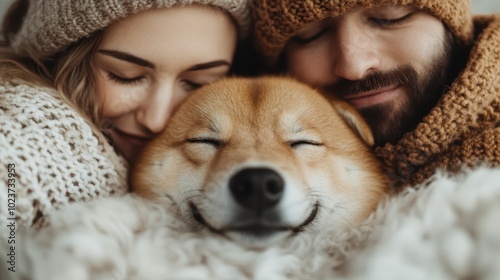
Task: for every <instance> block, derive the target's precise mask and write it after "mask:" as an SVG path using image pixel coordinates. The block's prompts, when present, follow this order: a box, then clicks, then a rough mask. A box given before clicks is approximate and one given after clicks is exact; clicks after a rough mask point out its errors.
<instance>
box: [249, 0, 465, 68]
mask: <svg viewBox="0 0 500 280" xmlns="http://www.w3.org/2000/svg"><path fill="white" fill-rule="evenodd" d="M382 5H389V6H392V5H402V6H407V5H413V6H415V7H417V8H420V9H423V10H425V11H427V12H429V13H430V14H432V15H434V16H436V17H438V18H439V19H441V20H442V21H443V22H444V24H445V25H446V26H448V28H449V29H450V30H451V32H452V33H453V34H454V35H455V37H456V38H457V39H458V41H460V42H461V43H462V44H465V45H468V44H469V43H470V41H471V40H472V16H471V8H470V3H469V0H356V1H353V0H300V1H296V0H254V1H252V10H253V17H254V22H255V26H254V30H253V35H254V37H255V46H256V49H257V50H258V51H259V52H260V53H262V54H263V55H264V56H265V57H266V58H267V59H270V60H274V59H276V58H277V56H278V55H279V53H280V52H281V50H282V49H283V47H284V45H285V44H286V42H287V41H288V40H289V39H290V37H292V36H293V35H295V33H296V32H297V31H298V30H299V29H300V28H302V27H303V26H304V25H305V24H306V23H309V22H312V21H319V20H322V19H324V18H327V17H335V16H338V15H340V14H343V13H344V12H346V11H347V10H349V9H351V8H355V7H363V8H370V7H375V6H382Z"/></svg>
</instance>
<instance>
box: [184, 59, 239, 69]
mask: <svg viewBox="0 0 500 280" xmlns="http://www.w3.org/2000/svg"><path fill="white" fill-rule="evenodd" d="M223 65H225V66H231V64H230V63H229V62H227V61H225V60H215V61H211V62H207V63H200V64H196V65H193V66H191V67H189V68H188V69H187V70H186V71H197V70H205V69H208V68H214V67H219V66H223Z"/></svg>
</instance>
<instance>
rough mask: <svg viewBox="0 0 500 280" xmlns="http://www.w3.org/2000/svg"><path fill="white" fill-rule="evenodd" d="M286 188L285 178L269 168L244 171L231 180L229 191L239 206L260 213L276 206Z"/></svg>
mask: <svg viewBox="0 0 500 280" xmlns="http://www.w3.org/2000/svg"><path fill="white" fill-rule="evenodd" d="M284 188H285V183H284V181H283V178H282V177H281V176H280V175H279V174H278V173H276V172H275V171H273V170H272V169H269V168H247V169H243V170H241V171H239V172H238V173H236V174H235V175H233V176H232V177H231V179H230V180H229V189H230V190H231V193H232V195H233V197H234V199H235V200H236V201H237V202H238V204H240V205H241V206H243V207H244V208H247V209H251V210H254V211H256V212H258V213H260V212H261V211H262V210H266V209H268V208H271V207H273V206H274V205H276V204H277V203H278V202H279V201H280V199H281V197H282V195H283V190H284Z"/></svg>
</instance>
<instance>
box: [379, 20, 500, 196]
mask: <svg viewBox="0 0 500 280" xmlns="http://www.w3.org/2000/svg"><path fill="white" fill-rule="evenodd" d="M474 24H475V38H474V40H475V43H474V46H473V48H472V51H471V53H470V57H469V60H468V62H467V66H466V68H465V69H464V70H463V71H462V72H461V73H460V75H459V76H458V77H457V79H455V81H454V82H453V84H452V85H451V88H450V89H449V91H448V92H447V93H445V94H444V96H443V97H442V98H441V100H440V101H439V103H438V104H437V106H436V107H435V108H433V109H432V111H431V112H430V113H429V114H428V115H427V116H426V117H425V118H424V119H423V121H422V122H421V123H420V124H419V125H418V126H417V128H416V129H415V130H413V131H412V132H409V133H407V134H406V135H405V136H404V137H403V138H402V139H401V140H400V141H399V142H398V143H397V144H396V145H389V144H388V145H386V146H385V147H380V148H378V149H376V154H377V156H378V157H380V159H381V160H382V161H383V162H384V164H385V165H386V166H387V171H388V174H389V176H390V177H391V179H393V182H394V184H395V186H402V185H414V184H418V183H422V182H424V181H425V180H426V179H427V178H428V177H430V176H431V175H432V174H433V173H434V172H435V171H436V170H437V169H440V170H445V171H450V172H457V171H459V170H460V168H461V167H462V166H474V165H478V164H479V165H485V166H495V165H500V15H490V16H480V17H479V16H478V17H476V18H475V19H474Z"/></svg>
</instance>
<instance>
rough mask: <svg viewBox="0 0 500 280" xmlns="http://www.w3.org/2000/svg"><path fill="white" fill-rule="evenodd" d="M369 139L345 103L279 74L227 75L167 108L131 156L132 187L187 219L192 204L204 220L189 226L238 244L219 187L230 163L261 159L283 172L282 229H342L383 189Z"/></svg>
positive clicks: (229, 205)
mask: <svg viewBox="0 0 500 280" xmlns="http://www.w3.org/2000/svg"><path fill="white" fill-rule="evenodd" d="M193 139H194V140H193ZM301 141H302V142H301ZM304 141H306V142H304ZM307 141H310V142H313V143H315V144H314V145H311V143H309V142H307ZM372 144H373V137H372V134H371V132H370V129H369V127H368V126H367V125H366V124H365V122H364V121H363V120H362V118H361V116H360V115H359V114H358V113H357V112H356V111H355V110H354V109H353V108H352V107H351V106H350V105H348V104H347V103H345V102H342V101H339V100H333V101H327V100H326V99H325V98H324V97H322V96H321V95H320V94H318V92H317V91H315V90H313V89H311V88H310V87H308V86H306V85H303V84H301V83H298V82H296V81H294V80H292V79H288V78H279V77H262V78H253V79H246V78H227V79H223V80H220V81H218V82H215V83H213V84H210V85H208V86H205V87H203V88H202V89H201V90H199V91H198V92H196V93H194V94H193V95H191V96H190V97H189V98H188V99H187V100H186V101H185V103H183V105H182V106H181V107H180V108H178V110H176V112H175V113H174V115H173V116H172V118H171V120H170V121H169V123H168V125H167V128H166V129H165V130H164V131H163V133H162V134H161V135H159V137H157V138H156V139H154V140H153V141H152V142H151V144H149V145H148V146H147V147H146V149H145V150H144V152H143V154H142V156H141V157H140V159H139V161H138V162H137V165H136V166H135V168H134V172H133V174H132V187H133V190H134V191H135V192H136V193H138V194H139V195H141V196H144V197H148V198H152V199H154V198H156V197H161V196H168V197H169V198H171V199H172V200H173V201H174V202H175V203H176V204H177V205H178V206H179V209H180V211H181V213H182V215H183V217H184V218H185V219H186V220H187V221H190V222H193V225H197V223H196V222H195V219H193V212H192V207H191V206H192V205H195V206H196V211H197V212H198V211H199V213H195V214H200V215H201V216H202V217H203V219H204V221H203V222H204V224H203V225H202V226H200V225H198V226H200V227H202V228H203V226H206V227H207V228H209V229H211V230H213V231H216V232H217V233H220V234H223V235H225V236H227V237H229V238H232V239H235V240H237V241H241V240H245V238H244V237H242V234H240V233H233V232H231V231H230V230H226V228H229V226H228V224H231V223H234V218H235V217H233V216H231V215H232V213H233V212H234V211H236V210H235V209H236V208H238V207H237V206H235V204H234V203H233V202H231V201H230V200H231V198H230V195H228V194H227V191H226V190H225V189H227V184H228V180H229V178H230V177H231V175H232V174H234V173H235V172H237V171H238V170H241V169H242V168H246V167H249V166H250V167H260V166H264V167H267V168H272V169H273V170H276V172H278V173H279V174H280V175H282V176H283V178H284V181H285V185H286V188H287V190H286V191H287V193H286V196H285V197H284V198H283V201H282V202H280V204H279V205H278V208H279V212H280V213H281V214H282V215H283V219H282V223H283V224H284V226H286V227H287V228H289V229H290V231H293V232H294V233H297V232H299V231H303V230H317V229H319V228H321V226H322V225H324V224H330V225H331V224H332V223H337V224H338V225H339V228H345V227H349V226H353V225H357V224H359V223H360V222H361V221H363V220H364V219H365V218H367V216H368V215H369V214H370V213H371V212H372V211H373V209H374V208H375V207H376V205H377V203H378V202H379V200H380V199H381V197H382V196H383V194H384V193H385V191H386V183H385V179H384V176H383V173H382V169H381V167H380V165H379V163H378V162H377V160H376V159H375V157H374V156H373V155H372V153H371V152H370V148H369V146H370V145H372ZM190 205H191V206H190ZM315 205H319V207H318V208H319V209H318V213H317V215H315V216H314V217H313V218H314V219H313V220H312V221H310V224H307V225H304V224H303V223H304V221H305V220H307V219H308V217H309V218H310V217H311V211H312V208H313V207H314V206H315ZM190 207H191V208H190ZM277 211H278V210H277ZM195 218H196V217H195ZM310 225H311V226H310ZM301 226H303V227H302V228H299V227H301ZM243 235H244V234H243ZM280 236H281V237H283V236H290V233H288V234H285V235H280ZM273 240H276V239H273ZM254 241H255V240H254ZM257 241H258V240H257Z"/></svg>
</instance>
